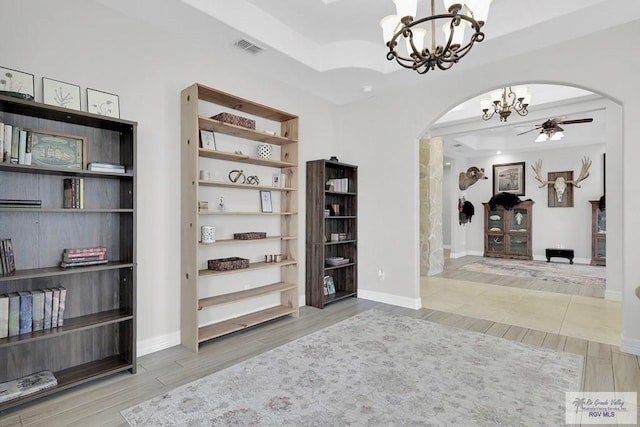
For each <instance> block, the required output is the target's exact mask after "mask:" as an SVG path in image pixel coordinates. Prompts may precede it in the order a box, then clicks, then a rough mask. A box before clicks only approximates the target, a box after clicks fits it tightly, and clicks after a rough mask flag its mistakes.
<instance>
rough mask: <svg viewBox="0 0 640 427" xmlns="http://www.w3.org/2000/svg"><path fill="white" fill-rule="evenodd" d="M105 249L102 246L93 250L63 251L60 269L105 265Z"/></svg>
mask: <svg viewBox="0 0 640 427" xmlns="http://www.w3.org/2000/svg"><path fill="white" fill-rule="evenodd" d="M107 262H108V260H107V248H105V247H103V246H99V247H93V248H74V249H65V250H64V252H63V253H62V261H60V267H62V268H68V267H83V266H88V265H98V264H106V263H107Z"/></svg>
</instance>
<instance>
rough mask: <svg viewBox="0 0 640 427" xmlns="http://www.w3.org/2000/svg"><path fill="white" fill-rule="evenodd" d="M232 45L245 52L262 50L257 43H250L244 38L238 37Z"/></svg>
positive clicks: (254, 52)
mask: <svg viewBox="0 0 640 427" xmlns="http://www.w3.org/2000/svg"><path fill="white" fill-rule="evenodd" d="M233 45H234V46H236V47H238V48H240V49H242V50H244V51H245V52H249V53H253V54H256V53H260V52H262V51H263V50H264V49H263V48H261V47H260V46H258V45H257V44H254V43H251V42H250V41H249V40H245V39H240V40H238V41H237V42H235V43H234V44H233Z"/></svg>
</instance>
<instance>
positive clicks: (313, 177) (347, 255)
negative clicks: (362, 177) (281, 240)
mask: <svg viewBox="0 0 640 427" xmlns="http://www.w3.org/2000/svg"><path fill="white" fill-rule="evenodd" d="M306 249H307V252H306V253H307V264H306V294H305V295H306V304H307V305H310V306H313V307H317V308H324V306H325V305H327V304H330V303H333V302H335V301H339V300H341V299H344V298H348V297H356V296H357V294H358V272H357V264H358V168H357V166H354V165H349V164H345V163H340V162H336V161H331V160H314V161H309V162H307V244H306Z"/></svg>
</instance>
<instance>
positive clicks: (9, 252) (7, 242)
mask: <svg viewBox="0 0 640 427" xmlns="http://www.w3.org/2000/svg"><path fill="white" fill-rule="evenodd" d="M3 242H4V251H5V253H6V257H7V274H11V273H13V272H15V271H16V261H15V259H14V257H13V243H11V239H4V240H3Z"/></svg>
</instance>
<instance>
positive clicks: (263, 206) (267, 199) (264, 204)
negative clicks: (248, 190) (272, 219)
mask: <svg viewBox="0 0 640 427" xmlns="http://www.w3.org/2000/svg"><path fill="white" fill-rule="evenodd" d="M260 211H262V212H273V205H272V204H271V191H260Z"/></svg>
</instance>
